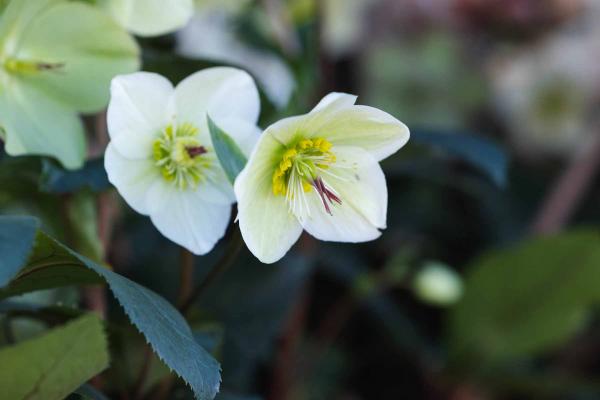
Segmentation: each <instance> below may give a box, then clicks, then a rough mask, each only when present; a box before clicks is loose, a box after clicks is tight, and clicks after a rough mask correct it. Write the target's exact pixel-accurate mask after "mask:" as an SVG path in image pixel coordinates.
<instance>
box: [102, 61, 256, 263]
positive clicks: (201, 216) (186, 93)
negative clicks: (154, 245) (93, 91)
mask: <svg viewBox="0 0 600 400" xmlns="http://www.w3.org/2000/svg"><path fill="white" fill-rule="evenodd" d="M259 111H260V103H259V97H258V91H257V89H256V86H255V84H254V81H253V80H252V78H251V77H250V76H249V75H248V74H247V73H245V72H243V71H241V70H238V69H234V68H210V69H205V70H202V71H200V72H197V73H195V74H193V75H191V76H189V77H188V78H186V79H184V80H183V81H182V82H181V83H180V84H179V85H177V87H176V88H173V86H172V85H171V83H170V82H169V81H168V80H167V79H165V78H163V77H162V76H160V75H157V74H153V73H147V72H138V73H135V74H131V75H122V76H117V77H116V78H114V79H113V81H112V85H111V100H110V104H109V106H108V115H107V120H108V130H109V133H110V137H111V142H110V144H109V145H108V148H107V149H106V155H105V160H104V164H105V168H106V171H107V172H108V177H109V180H110V181H111V183H113V184H114V185H115V186H116V188H117V189H118V190H119V193H120V194H121V195H122V196H123V197H124V198H125V200H126V201H127V203H128V204H129V205H130V206H131V207H132V208H133V209H134V210H136V211H137V212H139V213H140V214H144V215H149V216H150V218H151V219H152V222H153V223H154V225H155V226H156V227H157V229H158V230H159V231H160V232H161V233H162V234H163V235H164V236H166V237H167V238H169V239H171V240H172V241H174V242H176V243H178V244H180V245H181V246H183V247H185V248H187V249H188V250H190V251H191V252H193V253H195V254H205V253H207V252H209V251H210V250H211V249H212V248H213V246H214V245H215V243H216V242H217V241H218V240H219V239H220V238H221V237H223V234H224V233H225V229H226V227H227V224H228V222H229V218H230V213H231V204H233V203H234V202H235V197H234V194H233V188H232V187H231V184H230V183H229V181H228V180H227V177H226V175H225V173H224V171H223V170H222V168H221V166H220V164H219V160H218V159H217V157H216V154H215V153H214V149H213V147H212V144H211V139H210V133H209V130H208V127H207V115H208V116H210V117H211V118H212V119H213V120H214V121H215V123H216V124H217V125H218V126H219V127H221V128H222V129H223V130H224V131H225V132H227V133H228V134H229V135H230V136H231V138H232V139H233V140H235V141H236V142H237V144H238V146H239V147H240V149H241V150H242V151H243V152H245V153H246V154H249V153H250V151H251V150H252V148H253V146H254V144H255V143H256V140H257V139H258V137H259V134H260V131H259V130H258V128H257V127H256V121H257V119H258V115H259Z"/></svg>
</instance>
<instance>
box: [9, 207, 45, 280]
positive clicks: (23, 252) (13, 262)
mask: <svg viewBox="0 0 600 400" xmlns="http://www.w3.org/2000/svg"><path fill="white" fill-rule="evenodd" d="M38 228H39V222H38V221H37V220H35V219H32V218H21V217H2V218H0V287H3V286H6V285H7V284H8V282H10V280H11V279H12V278H13V277H14V276H15V274H17V272H19V270H20V269H21V268H22V266H23V264H25V261H27V257H28V256H29V253H30V252H31V244H32V243H33V240H34V238H35V235H36V233H37V230H38Z"/></svg>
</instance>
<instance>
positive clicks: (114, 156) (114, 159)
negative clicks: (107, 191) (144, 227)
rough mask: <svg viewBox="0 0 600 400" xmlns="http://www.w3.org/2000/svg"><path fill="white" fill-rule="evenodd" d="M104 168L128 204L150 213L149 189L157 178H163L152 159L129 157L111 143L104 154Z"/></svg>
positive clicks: (141, 212)
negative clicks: (147, 201) (148, 205)
mask: <svg viewBox="0 0 600 400" xmlns="http://www.w3.org/2000/svg"><path fill="white" fill-rule="evenodd" d="M104 168H105V169H106V173H107V174H108V180H109V181H110V183H112V184H113V185H114V186H115V187H116V188H117V190H118V191H119V193H120V194H121V196H123V198H124V199H125V201H126V202H127V204H129V206H131V208H133V209H134V210H135V211H137V212H138V213H140V214H145V215H148V208H147V207H146V198H147V195H148V190H149V189H150V187H151V186H152V185H153V184H154V182H155V181H156V180H157V179H162V176H160V174H159V173H158V169H157V168H156V166H155V165H154V164H153V163H152V160H150V159H135V160H132V159H128V158H125V157H123V156H122V155H121V154H120V153H119V152H118V151H117V150H116V148H115V145H114V144H113V143H109V145H108V147H107V148H106V152H105V154H104Z"/></svg>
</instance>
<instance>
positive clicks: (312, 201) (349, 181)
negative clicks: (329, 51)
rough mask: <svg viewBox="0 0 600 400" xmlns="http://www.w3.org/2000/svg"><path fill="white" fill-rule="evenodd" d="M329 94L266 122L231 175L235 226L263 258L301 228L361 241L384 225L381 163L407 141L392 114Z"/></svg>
mask: <svg viewBox="0 0 600 400" xmlns="http://www.w3.org/2000/svg"><path fill="white" fill-rule="evenodd" d="M355 101H356V97H355V96H351V95H348V94H343V93H332V94H330V95H328V96H327V97H325V98H324V99H323V100H321V102H320V103H319V104H318V105H317V106H316V107H315V108H314V109H313V110H312V111H311V112H310V113H308V114H306V115H302V116H298V117H291V118H287V119H284V120H281V121H279V122H277V123H275V124H274V125H272V126H270V127H269V128H268V129H267V130H266V131H265V132H264V133H263V135H262V136H261V138H260V140H259V142H258V144H257V145H256V147H255V149H254V150H253V152H252V155H251V156H250V159H249V160H248V164H247V165H246V167H245V168H244V169H243V170H242V172H241V173H240V175H239V176H238V177H237V179H236V181H235V185H234V188H235V194H236V197H237V200H238V211H239V223H240V229H241V232H242V235H243V238H244V241H245V242H246V245H247V246H248V248H249V249H250V251H252V253H253V254H254V255H255V256H256V257H257V258H258V259H259V260H261V261H262V262H265V263H272V262H275V261H277V260H279V259H280V258H281V257H283V256H284V255H285V253H286V252H287V251H288V250H289V249H290V247H291V246H292V245H293V244H294V242H296V240H297V239H298V238H299V236H300V234H301V233H302V230H303V229H305V230H306V231H307V232H308V233H310V234H311V235H312V236H314V237H315V238H317V239H320V240H327V241H337V242H364V241H369V240H373V239H376V238H377V237H379V236H380V234H381V232H380V231H379V230H380V229H384V228H385V227H386V214H387V186H386V182H385V177H384V175H383V171H382V170H381V167H380V166H379V161H381V160H382V159H384V158H386V157H388V156H390V155H391V154H393V153H395V152H396V151H397V150H398V149H400V148H401V147H402V146H404V144H405V143H406V142H407V141H408V138H409V131H408V128H407V127H406V126H405V125H404V124H403V123H402V122H400V121H398V120H397V119H395V118H394V117H392V116H391V115H389V114H387V113H385V112H383V111H380V110H377V109H375V108H372V107H367V106H357V105H354V103H355Z"/></svg>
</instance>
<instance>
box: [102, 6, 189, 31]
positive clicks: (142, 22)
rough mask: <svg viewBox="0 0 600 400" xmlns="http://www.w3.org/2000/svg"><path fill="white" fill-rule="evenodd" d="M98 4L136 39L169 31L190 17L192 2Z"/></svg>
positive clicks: (178, 26) (181, 24) (181, 25)
mask: <svg viewBox="0 0 600 400" xmlns="http://www.w3.org/2000/svg"><path fill="white" fill-rule="evenodd" d="M98 4H99V5H100V7H103V8H104V9H106V10H107V11H108V12H109V13H110V14H111V15H112V16H113V17H114V18H115V19H116V20H117V21H118V22H119V23H120V24H121V25H122V26H123V27H125V28H126V29H127V30H128V31H130V32H131V33H134V34H136V35H139V36H156V35H163V34H165V33H169V32H173V31H175V30H177V29H179V28H182V27H183V26H184V25H185V24H187V22H188V21H189V20H190V18H191V17H192V15H193V14H194V2H193V0H99V2H98Z"/></svg>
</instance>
